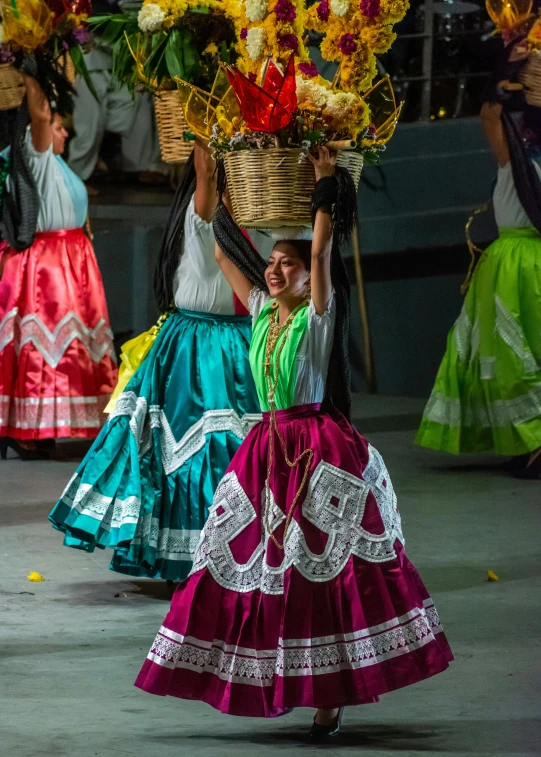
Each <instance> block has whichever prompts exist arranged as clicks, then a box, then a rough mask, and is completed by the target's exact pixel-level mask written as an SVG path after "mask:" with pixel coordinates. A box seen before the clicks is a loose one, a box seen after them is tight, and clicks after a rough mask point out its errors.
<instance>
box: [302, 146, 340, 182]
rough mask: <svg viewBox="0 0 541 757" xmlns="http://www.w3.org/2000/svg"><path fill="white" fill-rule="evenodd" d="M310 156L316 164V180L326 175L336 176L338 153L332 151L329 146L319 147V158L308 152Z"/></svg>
mask: <svg viewBox="0 0 541 757" xmlns="http://www.w3.org/2000/svg"><path fill="white" fill-rule="evenodd" d="M308 157H309V158H310V160H311V161H312V163H313V164H314V169H315V172H316V181H319V180H320V179H323V178H325V176H334V171H335V169H336V153H331V151H330V150H329V148H328V147H325V146H324V145H321V146H320V147H318V156H317V158H316V157H314V156H313V155H310V153H308Z"/></svg>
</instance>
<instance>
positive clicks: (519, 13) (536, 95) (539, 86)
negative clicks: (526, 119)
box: [486, 0, 541, 107]
mask: <svg viewBox="0 0 541 757" xmlns="http://www.w3.org/2000/svg"><path fill="white" fill-rule="evenodd" d="M486 7H487V11H488V14H489V16H490V18H491V19H492V21H493V22H494V24H495V26H496V31H497V32H499V33H501V35H502V37H503V41H504V44H505V45H506V46H508V45H511V44H515V45H516V46H517V50H519V51H520V53H521V54H522V55H524V56H525V57H526V58H527V60H526V62H525V64H524V66H523V68H522V70H521V73H520V77H519V78H520V82H521V84H522V87H523V89H524V99H525V100H526V102H527V104H528V105H533V106H535V107H541V14H539V15H538V16H537V17H536V16H534V15H533V14H532V7H533V2H532V0H486ZM516 86H517V87H518V88H520V84H517V85H516Z"/></svg>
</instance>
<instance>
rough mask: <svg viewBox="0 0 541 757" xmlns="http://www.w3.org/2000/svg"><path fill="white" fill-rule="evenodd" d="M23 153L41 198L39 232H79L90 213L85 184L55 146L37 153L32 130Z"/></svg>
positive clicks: (28, 134) (28, 132)
mask: <svg viewBox="0 0 541 757" xmlns="http://www.w3.org/2000/svg"><path fill="white" fill-rule="evenodd" d="M24 150H25V153H26V158H27V161H28V166H29V168H30V171H31V172H32V176H33V177H34V181H35V182H36V187H37V190H38V195H39V213H38V224H37V231H60V230H68V229H80V228H82V227H83V226H84V224H85V221H86V215H87V210H88V196H87V192H86V188H85V185H84V184H83V182H82V181H81V179H79V177H78V176H76V175H75V174H74V173H73V171H72V170H71V169H70V168H69V166H68V164H67V163H65V162H64V161H63V160H62V158H61V157H60V156H59V155H55V154H54V153H53V146H52V144H51V145H50V146H49V148H48V149H47V150H45V152H37V150H36V149H35V147H34V145H33V144H32V136H31V134H30V128H28V130H27V132H26V139H25V144H24Z"/></svg>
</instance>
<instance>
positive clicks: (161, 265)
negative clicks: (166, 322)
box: [154, 152, 196, 313]
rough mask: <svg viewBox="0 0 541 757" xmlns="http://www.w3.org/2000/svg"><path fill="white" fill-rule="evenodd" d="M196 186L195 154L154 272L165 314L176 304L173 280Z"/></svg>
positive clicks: (176, 196)
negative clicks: (185, 220)
mask: <svg viewBox="0 0 541 757" xmlns="http://www.w3.org/2000/svg"><path fill="white" fill-rule="evenodd" d="M195 184H196V176H195V165H194V155H193V152H192V154H191V155H190V158H189V160H188V161H187V163H186V166H185V168H184V173H183V174H182V179H181V181H180V184H179V185H178V188H177V191H176V192H175V197H174V199H173V204H172V205H171V210H170V211H169V218H168V219H167V225H166V227H165V231H164V233H163V237H162V243H161V247H160V254H159V257H158V262H157V264H156V269H155V271H154V296H155V297H156V302H157V304H158V307H159V308H160V310H161V312H162V313H165V311H166V310H169V308H170V307H171V304H172V302H173V279H174V276H175V271H176V270H177V266H178V263H179V260H180V256H181V254H182V242H183V240H184V219H185V218H186V211H187V210H188V206H189V204H190V200H191V199H192V195H193V193H194V192H195Z"/></svg>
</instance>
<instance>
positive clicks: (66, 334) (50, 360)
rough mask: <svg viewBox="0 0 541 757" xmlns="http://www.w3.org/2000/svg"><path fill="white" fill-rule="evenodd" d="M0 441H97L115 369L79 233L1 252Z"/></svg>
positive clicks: (90, 253)
mask: <svg viewBox="0 0 541 757" xmlns="http://www.w3.org/2000/svg"><path fill="white" fill-rule="evenodd" d="M0 271H1V276H0V436H11V437H14V438H17V439H48V438H55V437H69V436H73V437H88V438H93V437H95V436H97V434H98V432H99V430H100V428H101V426H102V424H103V421H104V418H105V416H104V415H103V410H104V408H105V405H106V404H107V402H108V399H109V396H110V394H111V392H112V391H113V388H114V387H115V385H116V380H117V368H116V362H115V355H114V349H113V342H112V336H113V335H112V332H111V329H110V326H109V316H108V313H107V304H106V302H105V293H104V291H103V283H102V280H101V275H100V272H99V268H98V264H97V261H96V257H95V255H94V250H93V248H92V244H91V243H90V240H89V239H88V237H87V236H86V235H85V234H84V233H83V231H82V229H74V230H71V231H51V232H43V233H38V234H36V239H35V242H34V244H33V245H32V247H30V248H29V249H27V250H24V251H23V252H15V251H14V250H12V249H10V248H9V247H8V246H7V245H6V244H5V243H4V244H2V245H1V246H0Z"/></svg>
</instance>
